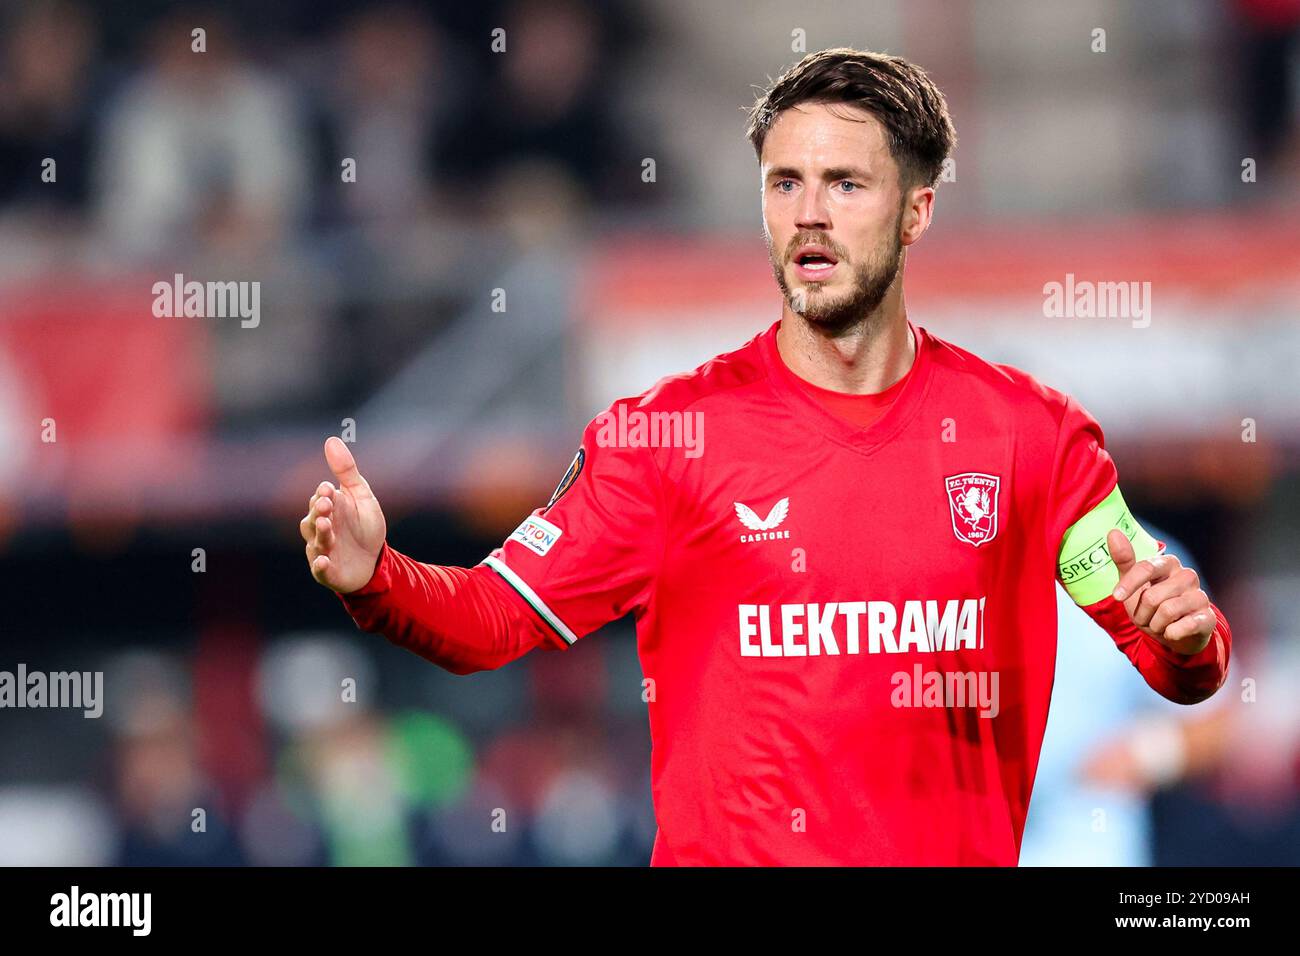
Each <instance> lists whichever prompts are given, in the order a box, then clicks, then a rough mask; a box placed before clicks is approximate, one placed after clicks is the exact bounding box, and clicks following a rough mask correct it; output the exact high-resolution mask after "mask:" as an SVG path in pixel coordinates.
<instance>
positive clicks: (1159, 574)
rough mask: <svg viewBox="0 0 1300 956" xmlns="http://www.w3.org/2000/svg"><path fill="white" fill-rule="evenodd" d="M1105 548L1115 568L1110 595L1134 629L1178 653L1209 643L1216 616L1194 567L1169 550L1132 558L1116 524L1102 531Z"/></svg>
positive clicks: (1126, 541) (1130, 544)
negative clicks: (1116, 577) (1115, 579)
mask: <svg viewBox="0 0 1300 956" xmlns="http://www.w3.org/2000/svg"><path fill="white" fill-rule="evenodd" d="M1106 547H1107V548H1108V549H1109V550H1110V557H1111V560H1112V561H1114V562H1115V567H1116V568H1118V569H1119V584H1118V585H1117V586H1116V588H1115V592H1114V595H1113V596H1114V597H1115V599H1116V600H1119V601H1123V602H1124V607H1125V609H1126V610H1127V611H1128V616H1129V617H1130V618H1132V620H1133V623H1134V624H1135V625H1137V628H1138V630H1140V631H1141V632H1142V633H1143V634H1146V635H1148V636H1150V637H1154V638H1155V639H1156V640H1158V641H1160V643H1162V644H1164V645H1166V646H1168V647H1171V648H1173V649H1174V650H1175V651H1178V653H1180V654H1195V653H1197V652H1198V651H1201V650H1203V649H1204V648H1205V645H1207V644H1209V643H1210V636H1211V635H1212V634H1213V633H1214V628H1215V625H1216V624H1217V623H1218V620H1217V618H1216V617H1215V615H1214V611H1213V610H1212V609H1211V608H1210V598H1209V596H1208V595H1206V593H1205V592H1204V591H1202V590H1201V581H1200V578H1198V577H1197V575H1196V572H1195V571H1193V570H1192V569H1191V568H1185V567H1183V566H1182V563H1181V562H1180V561H1179V560H1178V558H1177V557H1176V556H1175V555H1172V554H1160V555H1156V556H1155V557H1153V558H1146V559H1144V560H1142V561H1135V560H1134V557H1135V555H1134V554H1133V545H1132V543H1131V542H1130V541H1129V540H1128V538H1126V537H1125V536H1124V532H1123V531H1120V530H1119V529H1118V528H1112V529H1111V531H1110V533H1109V534H1108V535H1106Z"/></svg>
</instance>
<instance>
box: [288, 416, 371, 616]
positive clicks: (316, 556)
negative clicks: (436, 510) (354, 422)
mask: <svg viewBox="0 0 1300 956" xmlns="http://www.w3.org/2000/svg"><path fill="white" fill-rule="evenodd" d="M325 461H326V462H327V463H328V464H329V466H330V471H332V472H333V473H334V477H335V478H337V479H338V482H339V483H338V487H335V486H334V485H332V484H330V483H329V482H328V481H322V482H321V483H320V484H319V485H318V486H317V487H316V493H315V494H314V495H312V496H311V501H310V502H309V504H308V507H307V515H306V517H304V518H303V519H302V520H301V521H300V522H298V530H299V531H301V532H302V538H303V540H304V541H306V542H307V565H308V567H310V568H311V576H312V577H314V578H315V579H316V580H317V581H319V582H320V583H321V584H323V585H325V586H326V587H327V588H331V589H332V590H335V591H338V592H339V593H341V594H347V593H349V592H351V591H356V590H358V589H360V588H362V587H364V586H365V585H366V583H367V582H368V581H369V580H370V578H371V577H372V576H373V574H374V571H375V564H376V563H377V562H378V560H379V552H380V551H381V550H382V549H383V546H384V538H385V537H386V536H387V534H388V526H387V525H386V523H385V522H384V513H383V511H382V510H380V508H379V501H378V500H377V499H376V498H375V496H374V493H373V492H372V491H371V490H370V485H368V484H367V483H366V479H364V478H362V477H361V472H359V471H357V463H356V460H355V459H354V458H353V457H352V452H351V451H349V450H348V446H347V445H345V444H344V443H343V440H342V439H341V438H335V437H330V438H328V439H326V441H325Z"/></svg>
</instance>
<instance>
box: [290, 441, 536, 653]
mask: <svg viewBox="0 0 1300 956" xmlns="http://www.w3.org/2000/svg"><path fill="white" fill-rule="evenodd" d="M325 460H326V461H327V462H328V463H329V468H330V471H331V472H333V474H334V477H335V478H336V479H337V480H338V484H337V486H336V485H334V484H331V483H330V482H328V481H322V482H321V483H320V485H318V486H317V488H316V492H315V494H313V495H312V497H311V501H310V503H309V505H308V509H307V514H306V516H305V517H304V518H303V519H302V521H301V522H299V529H300V531H301V532H302V536H303V540H304V541H305V542H306V546H307V564H308V566H309V567H310V568H311V574H312V577H314V578H315V579H316V580H317V581H319V582H320V583H321V584H323V585H325V586H326V587H328V588H330V589H331V590H333V591H335V592H337V593H338V596H339V599H340V600H341V601H342V602H343V606H344V607H345V608H346V609H347V611H348V613H349V614H351V615H352V618H353V620H355V621H356V623H357V626H358V627H360V628H361V629H362V630H366V631H371V632H373V633H376V634H382V635H383V636H384V637H386V638H387V639H388V640H389V641H390V642H392V643H393V644H396V645H398V646H399V647H404V648H406V649H407V650H410V651H413V652H414V653H416V654H419V655H420V656H421V657H423V658H425V659H426V660H429V661H432V662H433V663H435V664H437V665H439V666H440V667H443V668H446V669H447V670H449V671H451V672H453V673H456V674H468V673H472V672H474V671H480V670H489V669H492V668H495V667H500V666H501V665H502V664H504V663H506V662H507V661H511V660H514V659H515V658H516V657H519V656H520V655H521V654H524V653H526V652H527V651H529V650H531V649H532V648H534V647H536V646H538V645H539V644H541V643H543V642H545V641H546V639H547V634H546V633H545V632H544V631H543V630H542V628H541V627H540V625H539V624H538V622H536V621H535V620H533V619H531V618H530V617H529V616H528V614H527V613H526V612H525V610H524V609H522V608H521V607H520V605H519V602H518V601H517V600H516V599H514V597H513V596H512V595H511V594H510V593H509V591H508V589H507V588H505V587H504V585H502V584H501V583H499V582H498V581H496V580H495V578H496V575H495V574H494V573H493V572H491V571H490V570H488V569H487V568H485V567H481V566H480V567H476V568H452V567H442V566H439V565H432V564H424V563H422V562H420V561H416V560H414V559H413V558H410V557H407V556H406V555H404V554H401V553H400V552H398V551H396V550H394V549H393V548H392V547H391V546H389V545H388V544H387V542H386V540H385V539H386V535H387V525H386V523H385V521H384V513H383V511H382V510H381V509H380V507H379V501H378V499H376V498H375V495H374V492H373V491H371V489H370V485H369V483H368V482H367V481H366V480H365V478H363V477H362V476H361V473H360V471H358V469H357V463H356V461H355V459H354V458H353V457H352V453H351V452H350V451H349V450H348V447H347V445H345V444H344V443H343V442H342V441H341V440H340V439H338V438H330V439H329V440H327V441H326V442H325Z"/></svg>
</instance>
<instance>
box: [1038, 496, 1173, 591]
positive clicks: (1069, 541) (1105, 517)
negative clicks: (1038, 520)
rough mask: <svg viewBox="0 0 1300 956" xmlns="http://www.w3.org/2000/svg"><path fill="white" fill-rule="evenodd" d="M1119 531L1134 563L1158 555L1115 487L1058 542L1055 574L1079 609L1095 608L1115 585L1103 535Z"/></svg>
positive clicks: (1115, 574)
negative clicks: (1127, 545) (1131, 545)
mask: <svg viewBox="0 0 1300 956" xmlns="http://www.w3.org/2000/svg"><path fill="white" fill-rule="evenodd" d="M1111 528H1119V530H1121V531H1123V532H1124V534H1125V536H1126V537H1127V538H1128V539H1129V541H1130V542H1132V544H1133V555H1134V560H1137V561H1141V560H1142V559H1143V558H1152V557H1155V556H1156V555H1157V554H1159V553H1160V546H1159V544H1157V543H1156V539H1155V538H1153V537H1151V535H1149V534H1147V533H1146V531H1145V530H1143V528H1142V526H1141V525H1140V524H1138V523H1137V520H1136V519H1135V518H1134V517H1133V515H1132V514H1130V513H1129V510H1128V505H1126V504H1125V503H1124V496H1123V495H1121V494H1120V493H1119V485H1116V486H1115V488H1114V490H1113V491H1111V493H1110V494H1108V495H1107V496H1106V497H1105V498H1103V499H1101V501H1100V502H1099V503H1098V504H1097V506H1096V507H1095V508H1093V509H1092V510H1091V511H1089V512H1088V513H1087V514H1086V515H1084V516H1083V517H1082V518H1080V519H1079V520H1078V521H1076V522H1075V523H1074V524H1072V525H1070V527H1069V528H1068V529H1067V530H1066V532H1065V534H1064V535H1063V536H1062V538H1061V550H1060V553H1059V554H1058V555H1057V565H1056V570H1057V574H1058V575H1059V576H1060V579H1061V584H1062V585H1064V586H1065V590H1066V592H1067V593H1068V594H1069V595H1070V597H1071V598H1073V599H1074V603H1075V604H1077V605H1079V606H1080V607H1087V606H1088V605H1089V604H1096V603H1097V602H1098V601H1100V600H1102V598H1105V597H1107V596H1109V595H1110V593H1111V592H1112V591H1114V590H1115V585H1117V584H1119V569H1118V568H1116V567H1115V562H1114V561H1112V560H1111V558H1110V549H1109V548H1107V547H1106V535H1107V534H1109V533H1110V529H1111Z"/></svg>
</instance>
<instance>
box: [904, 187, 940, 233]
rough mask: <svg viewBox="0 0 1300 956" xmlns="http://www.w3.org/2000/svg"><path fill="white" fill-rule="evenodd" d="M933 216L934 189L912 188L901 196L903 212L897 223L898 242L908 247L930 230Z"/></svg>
mask: <svg viewBox="0 0 1300 956" xmlns="http://www.w3.org/2000/svg"><path fill="white" fill-rule="evenodd" d="M933 216H934V188H933V187H932V186H925V185H921V186H913V187H911V188H910V189H908V190H907V191H906V192H905V193H904V194H903V210H902V216H901V217H900V219H901V221H900V223H899V236H898V238H899V241H900V242H902V244H903V245H905V246H910V245H911V244H912V243H914V242H916V241H917V240H918V239H920V238H921V236H923V235H925V230H926V229H928V228H930V220H931V219H932V218H933Z"/></svg>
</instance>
